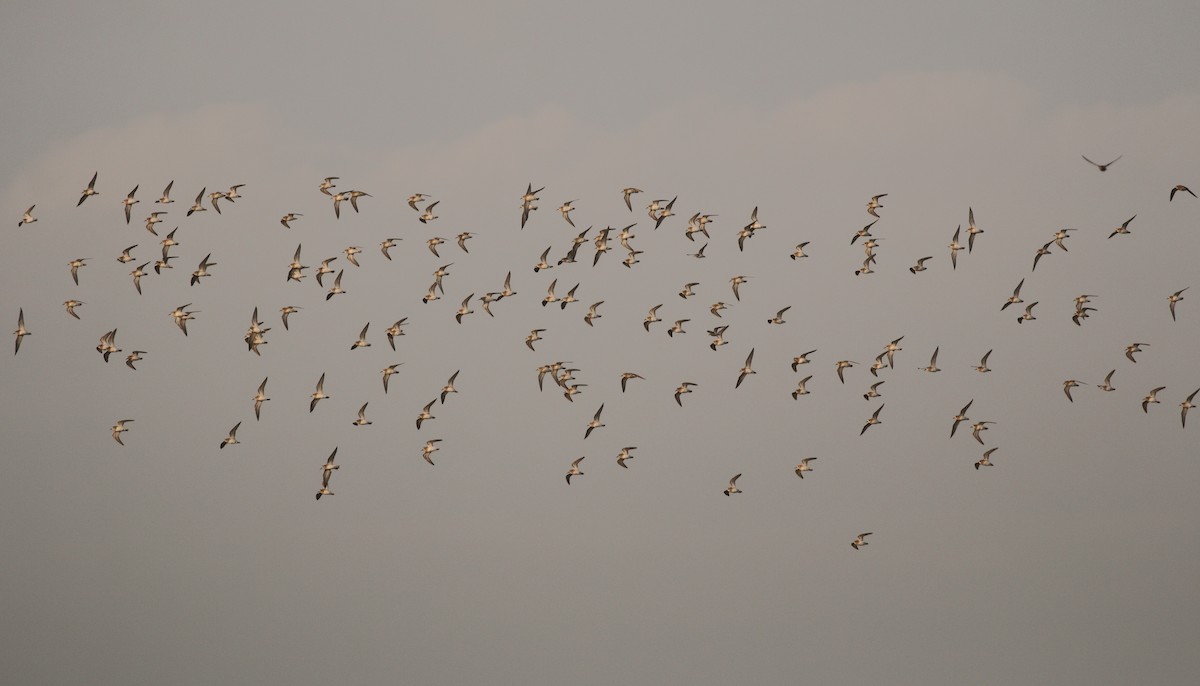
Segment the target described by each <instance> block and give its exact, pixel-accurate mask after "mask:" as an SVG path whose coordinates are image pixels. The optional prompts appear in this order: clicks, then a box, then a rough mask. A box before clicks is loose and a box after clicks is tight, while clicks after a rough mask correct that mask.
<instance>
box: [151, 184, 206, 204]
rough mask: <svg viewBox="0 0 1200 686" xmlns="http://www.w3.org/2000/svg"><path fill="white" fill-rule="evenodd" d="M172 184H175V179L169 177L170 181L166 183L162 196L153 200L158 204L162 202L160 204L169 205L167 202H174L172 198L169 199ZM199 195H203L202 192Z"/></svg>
mask: <svg viewBox="0 0 1200 686" xmlns="http://www.w3.org/2000/svg"><path fill="white" fill-rule="evenodd" d="M174 185H175V180H174V179H171V181H170V183H168V184H167V187H166V188H164V189H163V192H162V197H160V198H159V199H158V200H155V201H154V202H156V203H158V204H162V205H169V204H171V203H173V202H175V201H174V200H172V199H171V186H174ZM201 195H203V193H201Z"/></svg>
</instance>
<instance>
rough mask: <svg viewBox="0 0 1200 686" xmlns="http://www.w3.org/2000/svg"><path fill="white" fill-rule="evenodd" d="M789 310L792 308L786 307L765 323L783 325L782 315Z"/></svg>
mask: <svg viewBox="0 0 1200 686" xmlns="http://www.w3.org/2000/svg"><path fill="white" fill-rule="evenodd" d="M790 309H792V306H791V305H788V306H787V307H785V308H783V309H782V310H780V311H778V312H776V313H775V316H774V317H771V318H770V319H768V320H767V323H768V324H785V323H786V322H785V321H784V320H783V313H784V312H787V311H788V310H790Z"/></svg>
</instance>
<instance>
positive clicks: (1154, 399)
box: [1142, 386, 1166, 414]
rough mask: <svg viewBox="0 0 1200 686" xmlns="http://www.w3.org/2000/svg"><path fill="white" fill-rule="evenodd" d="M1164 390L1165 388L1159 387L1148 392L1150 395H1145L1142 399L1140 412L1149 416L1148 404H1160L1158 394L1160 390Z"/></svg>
mask: <svg viewBox="0 0 1200 686" xmlns="http://www.w3.org/2000/svg"><path fill="white" fill-rule="evenodd" d="M1164 389H1166V386H1159V387H1158V388H1155V389H1154V390H1152V391H1150V394H1149V395H1147V396H1146V397H1145V398H1142V412H1145V413H1147V414H1149V413H1150V410H1149V409H1148V408H1149V407H1150V404H1151V403H1154V404H1158V403H1159V402H1161V401H1160V400H1159V399H1158V392H1159V391H1161V390H1164Z"/></svg>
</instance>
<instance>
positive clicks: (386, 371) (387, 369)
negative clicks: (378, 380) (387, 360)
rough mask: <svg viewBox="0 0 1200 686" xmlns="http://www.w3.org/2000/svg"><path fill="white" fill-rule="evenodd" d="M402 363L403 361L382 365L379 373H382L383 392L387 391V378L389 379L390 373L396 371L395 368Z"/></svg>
mask: <svg viewBox="0 0 1200 686" xmlns="http://www.w3.org/2000/svg"><path fill="white" fill-rule="evenodd" d="M402 364H404V363H403V362H397V363H396V364H390V365H388V366H386V367H384V368H383V371H382V372H380V373H381V374H383V392H384V393H387V392H388V379H390V378H391V377H392V375H393V374H395V373H396V368H397V367H399V366H400V365H402Z"/></svg>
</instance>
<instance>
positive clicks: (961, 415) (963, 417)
mask: <svg viewBox="0 0 1200 686" xmlns="http://www.w3.org/2000/svg"><path fill="white" fill-rule="evenodd" d="M973 402H975V399H974V398H971V400H970V401H969V402H968V403H967V404H966V405H963V408H962V409H961V410H959V411H958V414H956V415H954V417H953V418H952V419H953V420H954V423H953V424H951V425H950V438H954V432H955V431H956V430H957V429H958V425H959V424H961V423H963V422H969V421H971V418H970V417H968V416H967V410H969V409H971V403H973Z"/></svg>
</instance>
